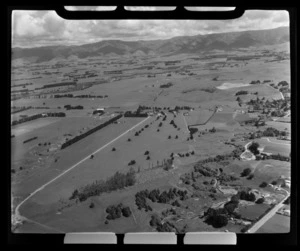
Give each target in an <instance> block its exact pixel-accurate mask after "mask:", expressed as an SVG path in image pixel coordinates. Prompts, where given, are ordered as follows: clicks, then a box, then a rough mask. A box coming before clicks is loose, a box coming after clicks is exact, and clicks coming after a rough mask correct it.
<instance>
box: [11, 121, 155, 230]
mask: <svg viewBox="0 0 300 251" xmlns="http://www.w3.org/2000/svg"><path fill="white" fill-rule="evenodd" d="M149 118H150V117H147V118H145V119H144V120H142V121H141V122H139V123H137V124H136V125H134V126H133V127H131V128H130V129H128V130H127V131H125V132H123V133H122V134H120V135H119V136H118V137H116V138H114V139H113V140H111V141H110V142H108V143H106V144H105V145H104V146H102V147H100V148H98V149H97V150H96V151H94V152H92V153H90V154H89V155H88V156H86V157H85V158H83V159H82V160H80V161H78V162H77V163H76V164H74V165H73V166H71V167H69V168H68V169H67V170H65V171H63V172H62V173H60V174H59V175H58V176H56V177H55V178H53V179H52V180H50V181H48V182H47V183H45V184H44V185H42V186H41V187H39V188H38V189H36V190H35V191H33V192H32V193H30V195H29V196H27V197H26V198H25V199H24V200H22V201H21V202H20V203H19V204H18V206H16V208H15V212H14V214H13V216H12V224H13V225H14V224H17V223H19V222H22V221H23V220H28V221H31V220H29V219H27V218H26V217H24V216H22V215H21V214H20V212H19V210H20V207H21V206H22V205H23V204H24V203H25V202H26V201H27V200H29V199H30V198H31V197H32V196H34V195H35V194H36V193H38V192H39V191H42V190H43V189H44V188H45V187H46V186H48V185H50V184H51V183H53V182H54V181H56V180H57V179H59V178H60V177H62V176H63V175H65V174H66V173H68V172H70V171H71V170H72V169H74V168H75V167H77V166H78V165H80V164H81V163H83V162H84V161H86V160H87V159H90V156H91V155H95V154H96V153H98V152H100V151H101V150H103V149H104V148H106V147H107V146H109V145H110V144H111V143H113V142H115V141H116V140H118V139H119V138H121V137H122V136H124V135H125V134H127V133H128V132H130V131H131V130H133V129H134V128H136V127H137V126H139V125H141V124H142V123H144V122H145V121H146V120H148V119H149Z"/></svg>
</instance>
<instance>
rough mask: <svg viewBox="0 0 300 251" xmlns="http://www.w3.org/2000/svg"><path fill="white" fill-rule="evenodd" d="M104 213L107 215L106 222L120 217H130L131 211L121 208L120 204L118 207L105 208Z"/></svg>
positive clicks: (127, 208)
mask: <svg viewBox="0 0 300 251" xmlns="http://www.w3.org/2000/svg"><path fill="white" fill-rule="evenodd" d="M106 213H107V214H108V215H107V216H106V219H108V220H114V219H118V218H120V217H121V216H122V215H123V216H124V217H129V216H130V215H131V210H130V208H129V207H125V206H123V204H122V203H120V204H118V205H116V206H115V205H111V206H109V207H107V208H106Z"/></svg>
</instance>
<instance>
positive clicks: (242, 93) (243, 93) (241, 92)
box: [235, 91, 248, 96]
mask: <svg viewBox="0 0 300 251" xmlns="http://www.w3.org/2000/svg"><path fill="white" fill-rule="evenodd" d="M246 94H248V92H247V91H238V92H237V93H236V94H235V96H238V95H246Z"/></svg>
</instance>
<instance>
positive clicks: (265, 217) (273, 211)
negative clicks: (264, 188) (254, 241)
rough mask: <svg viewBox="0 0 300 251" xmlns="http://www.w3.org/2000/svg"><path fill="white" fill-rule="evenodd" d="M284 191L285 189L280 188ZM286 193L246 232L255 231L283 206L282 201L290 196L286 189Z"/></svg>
mask: <svg viewBox="0 0 300 251" xmlns="http://www.w3.org/2000/svg"><path fill="white" fill-rule="evenodd" d="M282 190H284V191H286V190H285V189H282ZM286 192H287V195H286V196H285V197H284V199H283V200H282V201H280V202H279V203H278V204H277V205H276V206H275V207H274V208H272V209H271V210H270V211H269V212H268V213H267V214H266V215H265V216H264V217H262V218H261V219H260V220H259V221H258V222H256V223H255V224H254V225H253V226H252V227H251V228H249V229H248V231H247V233H255V232H256V231H257V230H258V229H259V228H260V227H261V226H262V225H264V224H265V223H266V222H267V221H268V220H269V219H271V218H272V217H273V216H274V214H276V212H277V211H278V210H279V209H280V208H281V207H282V206H283V202H284V201H285V200H286V199H287V198H288V197H289V196H290V193H289V192H288V191H286Z"/></svg>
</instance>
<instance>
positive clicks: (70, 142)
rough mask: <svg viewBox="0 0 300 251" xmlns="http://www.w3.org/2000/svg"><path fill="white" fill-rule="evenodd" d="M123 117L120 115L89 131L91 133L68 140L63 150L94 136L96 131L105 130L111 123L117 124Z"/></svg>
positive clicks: (63, 145)
mask: <svg viewBox="0 0 300 251" xmlns="http://www.w3.org/2000/svg"><path fill="white" fill-rule="evenodd" d="M121 117H122V114H119V115H117V116H116V117H114V118H112V119H110V120H108V121H106V122H104V123H103V124H101V125H98V126H96V127H94V128H93V129H91V130H89V131H87V132H85V133H83V134H80V135H78V136H75V137H74V138H73V139H70V140H68V141H67V142H65V143H64V144H62V146H61V149H64V148H66V147H68V146H70V145H72V144H74V143H76V142H77V141H79V140H81V139H83V138H85V137H87V136H88V135H90V134H92V133H94V132H96V131H98V130H100V129H102V128H104V127H105V126H108V125H110V124H111V123H113V122H115V121H116V120H118V119H119V118H121Z"/></svg>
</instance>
